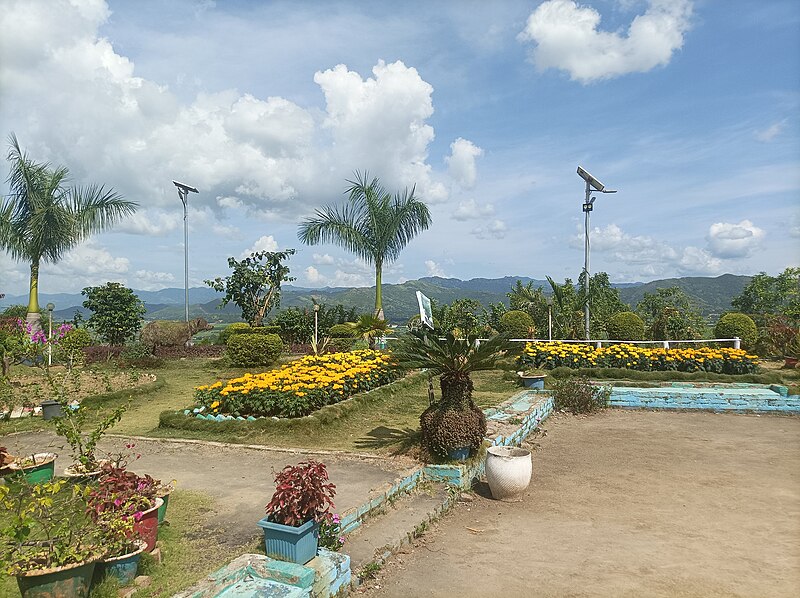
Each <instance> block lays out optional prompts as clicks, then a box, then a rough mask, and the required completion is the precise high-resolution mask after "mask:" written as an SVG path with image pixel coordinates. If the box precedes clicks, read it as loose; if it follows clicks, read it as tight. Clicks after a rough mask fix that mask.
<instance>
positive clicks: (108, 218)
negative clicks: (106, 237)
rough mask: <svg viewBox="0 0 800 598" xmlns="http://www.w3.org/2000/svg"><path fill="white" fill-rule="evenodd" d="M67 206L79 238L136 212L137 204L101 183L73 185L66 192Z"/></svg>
mask: <svg viewBox="0 0 800 598" xmlns="http://www.w3.org/2000/svg"><path fill="white" fill-rule="evenodd" d="M67 206H68V210H69V212H70V213H71V214H72V216H73V217H74V219H75V234H76V235H77V236H79V237H80V238H81V239H82V238H85V237H88V236H89V235H92V234H95V233H99V232H101V231H104V230H107V229H109V228H111V227H112V226H113V225H114V224H116V223H117V222H119V221H120V220H122V218H124V217H125V216H130V215H131V214H133V213H134V212H136V208H137V207H138V204H137V203H136V202H133V201H129V200H126V199H123V197H122V196H121V195H120V194H119V193H117V192H116V191H114V190H113V189H106V188H105V187H104V186H102V185H88V186H86V187H74V188H72V189H70V190H69V191H68V193H67Z"/></svg>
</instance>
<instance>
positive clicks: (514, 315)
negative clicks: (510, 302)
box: [500, 310, 535, 338]
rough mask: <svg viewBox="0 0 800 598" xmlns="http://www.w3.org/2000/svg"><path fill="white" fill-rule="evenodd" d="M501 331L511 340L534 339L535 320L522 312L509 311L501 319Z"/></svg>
mask: <svg viewBox="0 0 800 598" xmlns="http://www.w3.org/2000/svg"><path fill="white" fill-rule="evenodd" d="M500 331H501V332H505V333H506V334H507V335H508V336H509V337H511V338H533V335H534V334H535V327H534V324H533V318H532V317H530V316H529V315H528V314H527V313H525V312H524V311H521V310H511V311H507V312H506V313H504V314H503V315H502V316H501V317H500Z"/></svg>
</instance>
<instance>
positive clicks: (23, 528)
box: [0, 479, 103, 598]
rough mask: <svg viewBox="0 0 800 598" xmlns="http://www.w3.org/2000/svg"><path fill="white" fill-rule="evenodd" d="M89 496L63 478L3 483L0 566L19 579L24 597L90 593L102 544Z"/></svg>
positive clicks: (36, 597) (0, 499) (0, 490)
mask: <svg viewBox="0 0 800 598" xmlns="http://www.w3.org/2000/svg"><path fill="white" fill-rule="evenodd" d="M87 496H88V490H87V489H86V488H84V487H82V486H79V485H68V484H67V482H66V480H63V479H62V480H57V481H52V482H45V483H42V484H37V485H31V484H27V483H25V482H24V481H23V482H20V483H12V484H10V485H5V486H0V505H2V509H0V520H2V525H0V542H2V544H3V550H2V551H0V571H2V572H3V573H4V574H7V575H13V576H15V577H16V578H17V584H18V586H19V589H20V592H21V593H22V596H23V598H39V597H41V598H44V597H50V596H75V597H78V598H81V597H84V596H88V593H89V584H90V582H91V579H92V574H93V572H94V567H95V563H96V561H97V560H98V559H99V558H100V557H101V556H102V554H103V549H102V548H101V547H100V544H99V536H98V529H97V526H96V525H95V524H94V523H93V522H92V520H91V518H90V517H88V515H87V514H86V507H87V503H86V499H87Z"/></svg>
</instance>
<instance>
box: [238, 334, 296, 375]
mask: <svg viewBox="0 0 800 598" xmlns="http://www.w3.org/2000/svg"><path fill="white" fill-rule="evenodd" d="M282 351H283V341H281V337H279V336H278V335H277V334H236V335H234V336H232V337H230V338H229V339H228V345H227V348H226V350H225V354H226V355H227V356H228V359H230V361H231V363H232V364H234V365H237V366H243V367H248V366H266V365H272V364H273V363H275V361H277V359H278V357H280V354H281V352H282Z"/></svg>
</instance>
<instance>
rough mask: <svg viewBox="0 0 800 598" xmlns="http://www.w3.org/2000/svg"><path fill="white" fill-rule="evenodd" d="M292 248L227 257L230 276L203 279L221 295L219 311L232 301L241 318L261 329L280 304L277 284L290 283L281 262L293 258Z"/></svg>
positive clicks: (287, 268)
mask: <svg viewBox="0 0 800 598" xmlns="http://www.w3.org/2000/svg"><path fill="white" fill-rule="evenodd" d="M294 253H295V250H294V249H287V250H285V251H259V252H257V253H251V254H250V257H246V258H244V259H243V260H241V261H239V260H237V259H236V258H233V257H229V258H228V267H229V268H231V269H232V270H233V272H232V274H231V275H230V276H226V277H225V278H221V277H217V278H215V279H214V280H206V281H205V283H206V284H207V285H208V286H210V287H211V288H212V289H214V290H215V291H218V292H220V293H225V297H223V298H222V302H221V303H220V308H222V307H224V306H226V305H227V304H228V303H230V302H231V301H233V303H235V304H236V305H237V306H239V309H241V310H242V319H243V320H245V321H246V322H247V323H248V324H250V325H251V326H261V322H262V320H263V319H264V318H265V317H266V315H267V314H268V313H269V311H270V310H271V309H272V308H273V307H276V306H277V305H280V297H281V283H283V282H291V281H292V280H294V277H292V276H289V267H288V266H286V265H285V264H284V263H283V262H284V261H286V260H288V259H289V257H291V256H292V255H294Z"/></svg>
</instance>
